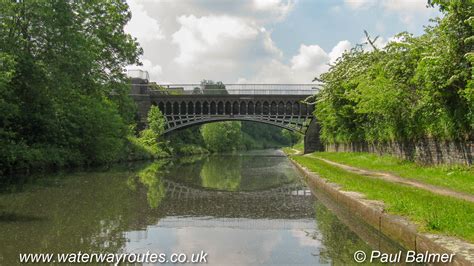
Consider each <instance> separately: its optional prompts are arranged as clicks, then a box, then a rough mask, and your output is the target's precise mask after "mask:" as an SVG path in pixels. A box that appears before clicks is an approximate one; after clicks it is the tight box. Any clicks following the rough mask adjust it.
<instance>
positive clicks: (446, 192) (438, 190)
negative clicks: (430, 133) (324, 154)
mask: <svg viewBox="0 0 474 266" xmlns="http://www.w3.org/2000/svg"><path fill="white" fill-rule="evenodd" d="M308 155H309V156H311V155H310V154H308ZM305 156H306V155H305ZM311 157H313V158H316V159H318V160H321V161H323V162H325V163H328V164H331V165H334V166H337V167H339V168H342V169H344V170H346V171H348V172H352V173H355V174H361V175H364V176H368V177H371V178H377V179H381V180H384V181H388V182H393V183H399V184H404V185H408V186H412V187H416V188H419V189H423V190H426V191H429V192H432V193H434V194H438V195H443V196H449V197H453V198H457V199H460V200H465V201H469V202H473V203H474V195H472V194H469V193H464V192H460V191H456V190H452V189H449V188H444V187H439V186H435V185H431V184H427V183H425V182H421V181H418V180H413V179H408V178H403V177H400V176H397V175H394V174H390V173H386V172H378V171H369V170H365V169H360V168H357V167H353V166H349V165H345V164H341V163H336V162H333V161H330V160H327V159H323V158H320V157H317V156H314V155H312V156H311Z"/></svg>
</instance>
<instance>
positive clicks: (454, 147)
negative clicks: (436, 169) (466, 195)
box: [326, 139, 474, 165]
mask: <svg viewBox="0 0 474 266" xmlns="http://www.w3.org/2000/svg"><path fill="white" fill-rule="evenodd" d="M326 151H333V152H372V153H377V154H390V155H395V156H397V157H399V158H402V159H406V160H410V161H415V162H418V163H421V164H468V165H472V163H473V157H474V141H472V140H471V141H465V142H460V141H459V142H456V141H437V140H433V139H424V140H421V141H418V142H404V143H403V142H387V143H375V144H368V143H350V144H327V145H326Z"/></svg>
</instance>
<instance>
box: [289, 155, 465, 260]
mask: <svg viewBox="0 0 474 266" xmlns="http://www.w3.org/2000/svg"><path fill="white" fill-rule="evenodd" d="M290 160H291V162H292V163H293V164H294V165H295V166H296V168H297V169H298V170H299V171H300V172H301V173H302V174H303V175H304V176H305V179H306V182H307V184H308V185H309V186H310V188H311V189H312V190H313V191H314V190H319V191H322V192H323V193H324V194H327V195H328V196H329V197H330V198H331V199H332V200H333V201H334V202H336V204H337V205H339V206H341V207H344V208H345V209H347V211H349V212H350V213H352V214H353V215H354V216H355V217H357V218H358V219H360V220H363V221H365V222H366V223H367V224H369V225H370V226H371V227H372V228H374V229H375V230H376V231H377V232H379V233H380V234H382V235H384V236H386V237H388V238H390V239H392V240H394V241H396V242H397V243H400V244H401V245H402V246H403V247H405V248H406V249H407V250H413V251H416V252H418V253H424V252H429V253H440V254H442V253H446V254H456V255H455V256H454V257H453V261H452V263H453V264H455V265H473V264H474V252H473V251H474V245H473V244H471V243H468V242H466V241H463V240H460V239H457V238H454V237H448V236H441V235H438V234H429V233H424V232H419V230H418V229H417V225H415V224H414V223H411V222H410V221H408V220H407V219H405V218H403V217H400V216H396V215H392V214H388V213H386V210H385V208H384V204H383V203H382V202H380V201H374V200H368V199H365V197H364V195H363V194H361V193H357V192H349V191H343V190H342V189H341V186H340V185H338V184H336V183H331V182H328V181H327V180H326V179H324V178H322V177H321V176H319V175H318V174H317V173H315V172H313V171H310V170H309V169H308V168H306V167H305V166H303V165H302V164H300V163H299V162H297V161H295V160H294V159H293V158H291V157H290Z"/></svg>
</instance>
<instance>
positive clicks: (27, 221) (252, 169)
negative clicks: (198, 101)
mask: <svg viewBox="0 0 474 266" xmlns="http://www.w3.org/2000/svg"><path fill="white" fill-rule="evenodd" d="M316 196H317V197H315V196H314V195H312V194H311V192H310V190H309V188H307V187H306V185H305V184H304V182H303V180H302V178H301V176H300V174H299V173H298V172H297V170H296V169H295V168H294V166H293V165H292V164H291V163H290V161H289V160H288V159H287V158H286V157H285V156H284V155H283V153H282V152H281V151H277V150H265V151H257V152H246V153H242V154H222V155H218V156H217V155H216V156H214V155H212V156H202V157H186V158H179V159H174V160H161V161H156V162H153V163H145V164H144V163H141V164H130V165H121V166H118V167H115V168H112V169H108V170H95V171H87V172H74V173H61V174H55V175H42V176H30V177H15V182H12V181H5V180H4V181H2V184H1V187H0V265H15V264H17V263H18V256H19V253H68V252H74V253H77V252H78V251H81V252H83V253H84V252H89V253H146V252H147V251H149V252H154V253H166V254H172V253H175V252H176V253H177V252H182V253H186V254H192V253H199V252H200V251H201V250H202V251H204V252H206V253H207V254H208V256H207V264H208V265H256V264H262V265H276V264H280V265H294V264H299V265H315V264H338V265H342V264H353V263H354V260H353V254H354V252H355V251H357V250H364V251H367V252H370V251H371V250H373V249H383V250H389V251H390V250H398V247H397V246H396V245H392V244H391V243H388V242H386V241H385V240H383V239H381V237H379V236H378V235H377V234H375V233H373V232H371V231H370V230H369V229H367V228H365V227H364V228H362V229H361V228H360V227H363V226H361V224H360V223H359V222H357V221H354V220H353V219H352V218H351V215H350V214H347V213H345V214H344V212H343V211H342V212H341V211H339V212H338V211H336V210H335V209H331V208H328V207H330V204H328V203H327V202H325V200H324V198H323V197H322V196H321V199H319V197H320V196H318V195H317V194H316ZM322 202H325V203H324V204H323V203H322ZM327 206H328V207H327ZM335 212H336V213H342V215H338V216H336V215H335ZM338 217H339V218H338ZM342 221H344V222H342ZM361 232H362V233H361ZM387 243H388V244H387Z"/></svg>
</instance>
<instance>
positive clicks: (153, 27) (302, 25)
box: [126, 0, 440, 83]
mask: <svg viewBox="0 0 474 266" xmlns="http://www.w3.org/2000/svg"><path fill="white" fill-rule="evenodd" d="M127 2H128V4H129V5H130V9H131V11H132V20H131V21H130V23H129V24H128V25H127V27H126V30H127V31H128V32H129V33H131V34H132V35H133V36H135V37H136V38H137V39H138V41H139V42H140V44H141V46H142V47H143V49H144V55H143V57H142V62H143V66H140V67H137V66H130V68H142V69H145V70H147V71H149V72H150V76H151V79H152V80H154V81H157V82H159V83H199V81H200V80H202V79H213V80H220V81H224V82H226V83H309V82H311V80H312V79H313V78H314V77H315V76H318V75H320V74H321V73H323V72H325V71H326V70H327V68H328V64H329V63H331V62H333V61H334V60H335V59H336V58H337V57H338V56H340V55H341V54H342V53H343V52H344V51H345V50H347V49H349V48H350V47H352V46H353V45H355V44H356V43H361V42H363V40H364V39H363V38H364V33H363V30H364V29H365V30H367V31H368V32H369V33H370V34H371V35H372V36H380V38H379V41H378V43H377V45H378V46H380V47H383V46H384V45H385V44H386V43H387V42H388V41H390V40H391V38H392V37H393V36H394V35H395V34H396V33H399V32H402V31H408V32H410V33H413V34H415V35H419V34H421V33H422V32H423V25H427V24H429V19H430V18H434V17H436V16H439V15H440V13H439V12H438V11H437V9H436V8H426V1H425V0H313V1H311V0H241V1H231V0H224V1H217V0H215V1H213V0H195V1H190V0H160V1H155V0H129V1H127Z"/></svg>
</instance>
